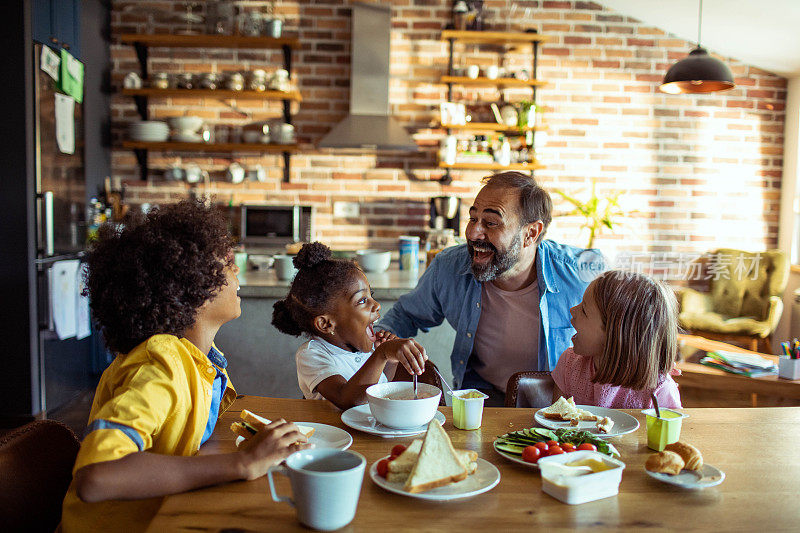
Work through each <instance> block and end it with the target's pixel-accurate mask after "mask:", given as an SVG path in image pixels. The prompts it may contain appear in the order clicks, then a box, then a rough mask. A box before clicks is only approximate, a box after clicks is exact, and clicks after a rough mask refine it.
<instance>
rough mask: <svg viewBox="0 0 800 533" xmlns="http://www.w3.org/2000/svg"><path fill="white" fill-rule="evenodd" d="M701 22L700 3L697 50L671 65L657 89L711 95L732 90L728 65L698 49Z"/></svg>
mask: <svg viewBox="0 0 800 533" xmlns="http://www.w3.org/2000/svg"><path fill="white" fill-rule="evenodd" d="M702 23H703V0H700V14H699V16H698V21H697V47H696V48H695V49H694V50H692V51H691V52H689V55H688V57H685V58H684V59H681V60H680V61H678V62H677V63H675V64H674V65H672V66H671V67H670V68H669V70H668V71H667V74H666V76H664V81H663V82H662V83H661V85H660V86H659V90H660V91H661V92H664V93H668V94H687V93H712V92H716V91H727V90H728V89H733V88H734V87H736V84H735V83H733V74H732V73H731V69H729V68H728V66H727V65H726V64H725V63H723V62H722V61H720V60H719V59H715V58H713V57H711V56H710V55H708V52H707V51H706V49H705V48H703V47H702V46H700V28H701V26H702Z"/></svg>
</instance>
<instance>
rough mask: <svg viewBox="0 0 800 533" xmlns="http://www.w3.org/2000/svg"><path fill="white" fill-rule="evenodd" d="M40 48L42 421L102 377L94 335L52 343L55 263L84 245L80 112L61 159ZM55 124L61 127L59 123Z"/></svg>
mask: <svg viewBox="0 0 800 533" xmlns="http://www.w3.org/2000/svg"><path fill="white" fill-rule="evenodd" d="M42 46H44V45H41V44H38V43H36V44H34V45H33V51H32V52H33V64H32V68H33V91H34V94H33V114H34V116H33V125H34V183H35V187H34V189H35V198H34V206H35V208H34V213H35V217H34V218H35V224H36V228H35V232H34V233H35V239H36V245H35V254H36V255H35V259H34V261H33V262H34V265H35V275H36V283H35V293H36V296H35V306H36V316H37V322H38V339H37V343H36V346H35V347H34V348H35V353H34V356H33V358H32V364H31V366H32V381H33V383H32V393H33V394H32V396H33V397H32V407H33V412H34V414H36V413H41V414H43V415H45V416H46V415H47V413H48V412H52V411H53V410H54V409H57V408H59V407H61V406H63V405H64V404H65V403H67V402H69V401H70V400H72V399H74V398H75V397H76V396H78V395H79V394H80V393H81V392H82V391H85V390H87V389H88V388H90V387H92V386H93V381H94V376H95V375H96V373H97V372H99V370H101V369H100V368H98V354H100V350H101V348H100V346H99V343H98V342H97V339H96V338H95V335H94V334H89V335H88V336H86V337H84V338H81V339H79V338H77V337H76V336H71V337H68V338H59V335H58V333H57V328H56V324H55V317H54V308H56V307H57V305H58V304H59V294H60V293H59V292H58V291H55V290H53V289H54V283H56V280H54V279H53V272H54V267H57V266H58V265H59V262H61V261H81V260H82V258H83V256H84V251H85V246H86V229H87V224H86V197H87V191H86V168H85V162H84V135H83V133H84V132H83V127H84V122H83V108H82V105H81V104H79V103H77V102H75V104H74V112H73V113H72V114H71V117H70V121H71V122H72V124H71V126H72V127H73V128H74V152H73V153H64V152H63V151H62V150H61V149H59V146H58V142H57V139H56V127H57V124H56V98H57V94H58V93H59V91H58V89H57V84H56V81H55V80H54V79H53V78H52V77H51V76H50V75H48V74H47V73H46V72H44V71H42V70H41V68H40V61H41V55H42ZM62 116H63V115H62ZM61 123H62V126H63V124H64V119H63V118H62V121H61ZM64 264H66V263H62V265H64ZM56 270H58V268H56ZM62 337H64V335H62Z"/></svg>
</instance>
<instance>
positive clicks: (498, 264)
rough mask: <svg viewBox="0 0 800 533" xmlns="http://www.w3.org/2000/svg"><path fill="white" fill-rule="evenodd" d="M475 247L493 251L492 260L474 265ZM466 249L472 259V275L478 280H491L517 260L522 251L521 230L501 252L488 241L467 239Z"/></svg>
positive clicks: (506, 270) (503, 272) (508, 268)
mask: <svg viewBox="0 0 800 533" xmlns="http://www.w3.org/2000/svg"><path fill="white" fill-rule="evenodd" d="M476 247H477V248H479V249H481V250H491V251H492V252H494V255H493V256H492V260H491V261H489V262H488V263H486V264H481V265H476V264H475V261H474V258H475V248H476ZM467 249H468V250H469V256H470V258H472V259H473V261H472V265H471V267H472V275H474V276H475V279H477V280H478V281H480V282H486V281H493V280H495V279H497V278H498V277H500V276H502V275H503V274H505V273H506V272H508V271H509V270H510V269H511V267H513V266H514V265H516V264H517V263H518V262H519V256H520V252H521V251H522V231H520V232H518V233H517V234H516V235H515V236H514V238H513V239H512V240H511V244H509V245H508V248H506V250H505V251H503V252H500V251H499V250H498V249H497V247H495V246H494V245H493V244H492V243H490V242H489V241H467Z"/></svg>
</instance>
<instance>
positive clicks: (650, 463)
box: [644, 451, 684, 475]
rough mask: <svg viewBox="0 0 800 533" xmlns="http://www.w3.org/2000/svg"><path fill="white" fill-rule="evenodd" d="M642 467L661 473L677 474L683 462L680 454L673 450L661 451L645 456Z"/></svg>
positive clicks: (681, 468)
mask: <svg viewBox="0 0 800 533" xmlns="http://www.w3.org/2000/svg"><path fill="white" fill-rule="evenodd" d="M644 467H645V468H646V469H647V470H649V471H650V472H660V473H662V474H672V475H675V474H679V473H680V471H681V470H683V467H684V462H683V459H681V456H680V455H678V454H677V453H675V452H670V451H663V452H658V453H654V454H652V455H651V456H650V457H648V458H647V462H646V463H645V464H644Z"/></svg>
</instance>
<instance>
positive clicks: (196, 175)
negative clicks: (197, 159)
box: [184, 163, 208, 183]
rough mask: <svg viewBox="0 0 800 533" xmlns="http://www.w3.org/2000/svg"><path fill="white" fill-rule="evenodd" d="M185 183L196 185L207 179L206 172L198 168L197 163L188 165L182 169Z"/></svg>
mask: <svg viewBox="0 0 800 533" xmlns="http://www.w3.org/2000/svg"><path fill="white" fill-rule="evenodd" d="M184 173H185V178H186V183H198V182H200V181H203V180H205V179H208V171H207V170H203V169H201V168H200V165H198V164H197V163H189V164H188V165H186V168H185V169H184Z"/></svg>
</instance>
